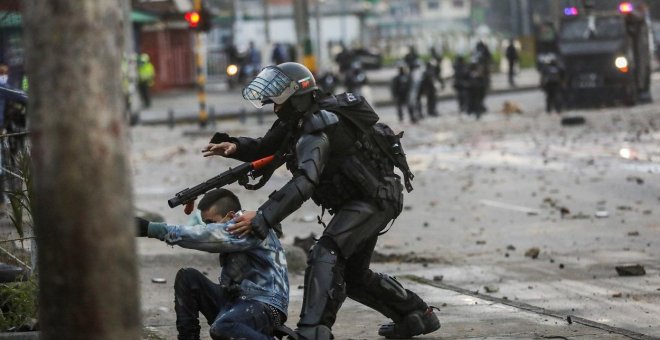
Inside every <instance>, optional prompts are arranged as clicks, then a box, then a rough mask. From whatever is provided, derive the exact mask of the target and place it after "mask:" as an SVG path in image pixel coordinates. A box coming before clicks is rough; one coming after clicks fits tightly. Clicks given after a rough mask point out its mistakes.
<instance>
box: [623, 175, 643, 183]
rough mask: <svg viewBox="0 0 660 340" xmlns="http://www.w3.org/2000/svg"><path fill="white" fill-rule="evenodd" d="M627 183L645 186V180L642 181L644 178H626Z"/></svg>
mask: <svg viewBox="0 0 660 340" xmlns="http://www.w3.org/2000/svg"><path fill="white" fill-rule="evenodd" d="M626 181H628V182H635V183H637V184H639V185H642V184H644V179H642V178H640V177H637V176H628V177H626Z"/></svg>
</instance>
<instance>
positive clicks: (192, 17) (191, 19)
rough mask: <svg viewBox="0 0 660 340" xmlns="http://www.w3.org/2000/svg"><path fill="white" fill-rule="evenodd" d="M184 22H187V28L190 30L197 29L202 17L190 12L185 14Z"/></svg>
mask: <svg viewBox="0 0 660 340" xmlns="http://www.w3.org/2000/svg"><path fill="white" fill-rule="evenodd" d="M184 18H185V19H186V21H187V22H188V28H191V29H199V26H200V25H199V23H200V21H201V20H202V16H201V15H199V13H198V12H195V11H192V12H186V15H185V16H184Z"/></svg>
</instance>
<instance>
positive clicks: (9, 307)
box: [0, 141, 38, 331]
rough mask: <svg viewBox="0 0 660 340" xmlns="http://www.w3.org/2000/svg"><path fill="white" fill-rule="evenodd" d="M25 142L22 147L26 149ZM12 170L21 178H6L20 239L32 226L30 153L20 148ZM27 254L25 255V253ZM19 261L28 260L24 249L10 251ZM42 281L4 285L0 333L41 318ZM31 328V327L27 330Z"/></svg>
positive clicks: (34, 279)
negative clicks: (40, 283) (38, 315)
mask: <svg viewBox="0 0 660 340" xmlns="http://www.w3.org/2000/svg"><path fill="white" fill-rule="evenodd" d="M22 142H23V141H19V145H20V146H23V145H24V144H22ZM10 163H11V164H10V165H9V168H10V170H11V171H12V172H13V173H14V174H15V175H18V177H20V179H19V178H17V176H14V175H12V174H5V176H4V177H5V178H3V180H4V181H5V194H6V195H7V197H8V199H9V203H10V211H9V213H10V214H9V218H10V220H11V223H12V225H13V226H14V228H15V229H16V232H17V233H18V235H19V236H20V237H21V238H23V237H25V230H26V228H30V227H31V226H32V205H31V204H32V197H33V195H32V175H31V173H30V166H31V164H30V157H29V154H28V152H27V150H26V149H23V148H20V149H19V150H17V152H16V153H15V154H14V155H12V157H11V162H10ZM21 251H23V253H22V252H21ZM10 252H11V253H12V255H13V256H15V258H23V260H25V261H26V262H27V263H29V262H28V261H27V260H26V258H29V254H26V253H25V251H24V249H18V248H17V249H13V250H10ZM0 261H2V262H7V263H12V262H14V258H11V256H2V257H0ZM37 313H38V279H37V277H36V276H35V275H32V276H31V277H30V279H29V280H28V281H25V282H14V283H7V284H0V331H7V330H10V329H22V328H25V325H30V324H31V323H32V322H33V320H35V319H36V318H37ZM27 328H28V329H29V328H31V327H30V326H28V327H27Z"/></svg>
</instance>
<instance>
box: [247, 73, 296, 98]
mask: <svg viewBox="0 0 660 340" xmlns="http://www.w3.org/2000/svg"><path fill="white" fill-rule="evenodd" d="M297 89H298V84H296V82H294V81H293V80H291V78H289V77H288V76H287V75H286V74H284V72H282V71H280V69H278V68H277V67H274V66H268V67H266V68H264V69H263V70H261V72H260V73H259V74H258V75H257V77H256V78H254V80H252V82H250V83H249V84H248V85H247V86H246V87H245V88H244V89H243V98H245V99H247V100H248V101H250V103H252V105H254V107H256V108H262V107H263V106H264V104H268V103H270V102H274V103H275V104H282V103H284V102H285V101H286V100H287V99H289V97H291V96H292V95H293V94H294V93H295V92H296V90H297Z"/></svg>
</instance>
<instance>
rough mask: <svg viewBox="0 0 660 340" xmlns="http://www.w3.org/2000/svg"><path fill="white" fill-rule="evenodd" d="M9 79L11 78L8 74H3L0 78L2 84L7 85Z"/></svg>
mask: <svg viewBox="0 0 660 340" xmlns="http://www.w3.org/2000/svg"><path fill="white" fill-rule="evenodd" d="M8 79H9V76H8V75H6V74H3V75H1V76H0V84H2V85H5V84H7V80H8Z"/></svg>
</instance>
